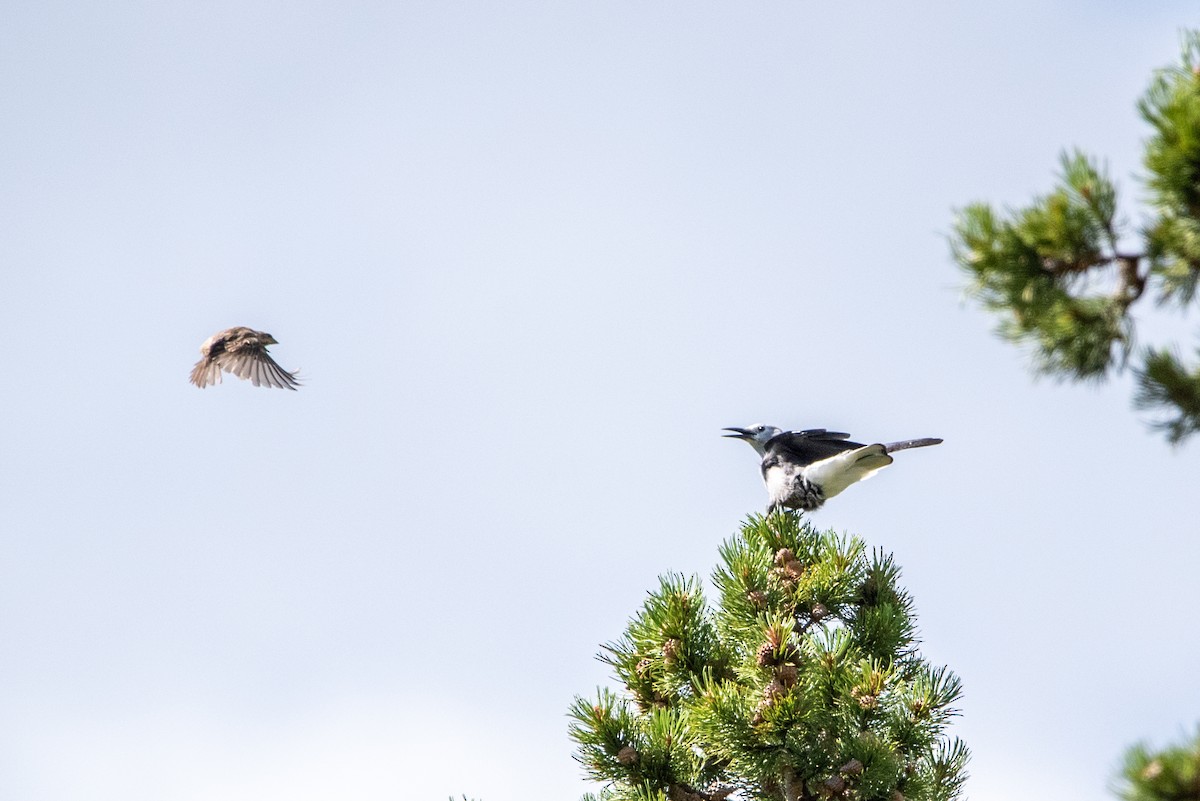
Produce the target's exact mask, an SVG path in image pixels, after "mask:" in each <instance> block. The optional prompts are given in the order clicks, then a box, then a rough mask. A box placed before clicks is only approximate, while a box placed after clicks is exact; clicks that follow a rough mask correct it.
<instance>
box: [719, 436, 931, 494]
mask: <svg viewBox="0 0 1200 801" xmlns="http://www.w3.org/2000/svg"><path fill="white" fill-rule="evenodd" d="M722 431H730V432H732V433H730V434H725V435H724V436H726V437H734V438H736V439H740V440H744V441H746V442H748V443H749V444H750V447H752V448H754V450H755V451H756V452H757V453H758V455H759V456H761V457H762V476H763V481H764V482H766V485H767V494H768V495H769V496H770V499H771V502H770V504H768V506H767V514H771V513H772V512H775V511H778V510H781V509H784V508H787V509H800V510H803V511H806V512H812V511H815V510H817V509H820V508H821V506H822V505H823V504H824V503H825V501H827V500H829V499H830V498H832V497H833V496H834V495H837V494H838V493H839V492H841V491H842V490H844V489H846V487H849V486H850V485H851V484H854V483H855V482H858V481H862V480H863V479H867V478H870V477H871V476H873V475H875V474H876V473H877V472H879V471H880V470H882V469H883V468H885V467H887V466H888V465H889V464H891V463H892V457H891V456H889V455H888V454H890V453H892V452H894V451H902V450H905V449H906V448H924V447H926V446H927V445H937V444H938V443H940V442H941V440H940V439H934V438H932V437H926V438H924V439H906V440H902V441H900V442H888V443H878V442H877V443H874V444H872V445H864V444H862V443H861V442H851V441H850V435H849V434H843V433H842V432H840V431H826V430H825V429H823V428H813V429H809V430H807V431H783V430H781V429H778V428H776V427H775V426H764V425H755V426H750V427H749V428H724V429H722Z"/></svg>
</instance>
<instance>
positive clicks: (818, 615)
mask: <svg viewBox="0 0 1200 801" xmlns="http://www.w3.org/2000/svg"><path fill="white" fill-rule="evenodd" d="M827 617H829V607H827V606H825V604H817V605H816V606H814V607H813V608H812V619H813V621H814V622H818V621H821V620H824V619H825V618H827Z"/></svg>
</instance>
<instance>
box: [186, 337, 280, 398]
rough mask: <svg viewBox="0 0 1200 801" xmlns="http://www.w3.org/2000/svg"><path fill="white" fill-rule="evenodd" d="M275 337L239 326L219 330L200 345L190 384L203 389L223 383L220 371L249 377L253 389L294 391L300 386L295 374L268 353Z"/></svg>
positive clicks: (275, 343) (274, 343) (274, 341)
mask: <svg viewBox="0 0 1200 801" xmlns="http://www.w3.org/2000/svg"><path fill="white" fill-rule="evenodd" d="M277 344H279V343H278V342H276V340H275V337H273V336H271V335H270V334H267V333H264V332H262V331H255V330H254V329H253V328H246V327H245V326H241V325H239V326H236V327H234V328H226V329H225V330H224V331H218V332H217V333H215V334H213V335H212V336H211V337H209V338H208V339H206V340H204V344H203V345H201V346H200V355H201V359H200V361H198V362H196V366H195V367H193V368H192V377H191V382H192V383H193V384H195V385H196V386H198V387H200V389H204V388H205V387H207V386H208V385H209V384H219V383H221V372H222V371H224V372H226V373H233V374H234V375H235V376H237V377H238V378H248V379H250V383H252V384H254V386H256V387H259V386H268V387H279V388H280V389H292V390H294V389H295V388H296V387H298V386H300V382H299V381H297V380H296V374H295V373H294V372H293V373H289V372H288V371H287V370H284V369H283V368H282V367H280V366H279V365H278V364H276V363H275V360H274V359H272V358H271V355H270V354H269V353H267V346H268V345H277Z"/></svg>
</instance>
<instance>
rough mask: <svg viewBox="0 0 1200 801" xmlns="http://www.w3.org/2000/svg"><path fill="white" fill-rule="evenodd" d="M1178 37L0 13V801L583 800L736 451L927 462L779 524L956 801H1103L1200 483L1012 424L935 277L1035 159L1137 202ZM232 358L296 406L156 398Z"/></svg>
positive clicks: (1040, 179) (827, 16)
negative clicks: (294, 386) (583, 707)
mask: <svg viewBox="0 0 1200 801" xmlns="http://www.w3.org/2000/svg"><path fill="white" fill-rule="evenodd" d="M1195 12H1196V9H1195V5H1194V3H1191V2H1186V3H1185V2H1173V3H1167V2H1164V3H1155V4H1144V3H1132V2H1131V3H1113V2H1097V3H1083V2H1076V3H1044V2H1014V3H1003V4H1000V3H986V4H984V3H975V4H969V5H968V4H965V3H952V2H940V3H925V4H875V5H872V6H862V5H860V6H857V7H850V6H849V5H847V4H841V5H834V4H817V3H803V2H789V3H759V4H749V5H747V4H733V3H729V4H715V3H676V2H666V3H653V4H647V3H624V2H612V3H603V4H600V3H593V4H582V3H573V4H566V3H561V4H555V3H541V2H510V3H503V4H484V3H453V2H449V3H447V2H437V3H433V2H426V3H401V4H392V3H318V2H293V3H262V2H254V0H251V2H237V3H230V2H216V3H207V4H202V5H201V4H186V5H185V4H178V3H105V2H97V3H91V4H56V3H52V2H47V3H37V4H33V3H28V4H9V5H7V6H5V7H4V8H3V10H0V104H2V107H3V108H4V113H3V115H0V336H2V337H3V341H4V342H5V343H6V348H5V354H6V364H5V375H6V379H5V381H4V382H3V383H2V384H0V403H2V407H0V408H2V410H3V417H2V418H0V437H2V441H3V457H2V458H0V520H2V521H3V523H2V524H3V527H4V534H3V538H2V539H0V638H2V641H3V642H4V643H5V647H4V649H3V650H2V652H0V676H2V677H3V679H2V681H0V687H2V689H0V721H2V722H0V798H3V799H6V800H7V799H13V801H60V800H61V801H67V800H74V799H88V801H108V800H109V799H111V800H112V801H116V800H117V799H120V801H236V800H238V799H247V800H248V801H249V799H254V801H273V800H274V799H280V800H283V799H286V800H287V801H308V800H309V799H333V798H337V799H355V800H356V801H376V800H377V799H378V800H381V799H409V798H422V799H424V798H430V799H443V798H445V797H446V796H447V795H449V794H452V793H453V794H456V795H457V794H461V793H468V794H470V795H472V796H476V797H481V798H483V799H484V801H515V799H522V800H524V799H560V800H561V799H571V798H576V797H578V796H579V795H580V794H581V793H582V792H584V791H585V790H586V789H587V785H585V783H584V782H583V781H582V779H581V773H580V771H579V768H578V766H577V765H576V764H575V763H574V762H573V761H572V759H571V752H572V747H571V744H570V743H569V741H568V739H567V736H566V726H567V719H566V710H567V707H568V705H569V703H570V701H571V698H572V697H573V695H575V694H576V693H583V694H590V693H592V692H593V691H594V688H595V687H596V685H597V684H609V677H608V675H607V672H606V670H605V669H604V666H603V665H601V664H599V663H598V662H596V661H595V660H594V655H595V653H596V651H597V648H598V645H599V644H600V643H601V642H604V641H607V640H611V639H613V638H615V637H617V636H619V634H620V632H621V630H622V628H623V626H624V624H625V621H626V620H627V618H628V617H629V615H630V614H632V613H633V612H634V610H635V609H636V608H637V607H638V606H639V605H640V603H641V601H642V599H643V597H644V594H645V592H646V590H647V589H649V588H651V587H652V586H654V585H655V577H656V576H657V575H658V574H660V573H663V572H667V571H680V572H684V573H699V574H701V575H705V576H707V575H708V574H709V572H710V571H711V569H712V567H713V566H714V565H715V563H716V560H717V546H718V544H719V543H720V542H721V541H722V540H723V539H724V538H726V537H728V536H730V535H731V534H732V533H733V532H734V531H735V530H736V528H737V526H738V523H739V521H740V520H741V519H742V518H743V517H744V515H746V514H747V513H749V512H754V511H759V510H761V508H762V506H763V504H764V502H765V492H764V490H763V488H762V486H761V482H760V480H759V478H758V473H757V467H756V465H755V460H754V456H753V454H752V452H751V451H750V449H749V448H747V447H746V446H745V445H742V444H740V443H732V442H730V441H727V440H722V439H721V438H720V437H719V436H718V435H719V433H720V432H719V429H720V428H721V427H722V426H729V425H743V424H748V423H752V422H768V423H774V424H776V425H780V426H783V427H789V428H799V427H815V426H828V427H834V428H839V429H844V430H848V431H851V432H853V433H854V434H855V435H856V437H858V438H861V439H866V440H876V439H897V438H904V437H910V436H941V437H944V438H945V439H946V443H945V444H944V445H943V446H941V447H939V448H937V449H936V450H932V451H926V452H918V453H913V454H910V455H906V456H905V458H903V459H898V460H897V461H898V464H897V465H896V466H895V467H893V468H891V469H889V470H888V471H885V472H884V473H883V474H881V475H880V476H879V477H877V478H875V479H873V480H872V481H871V482H869V483H867V484H864V485H862V486H858V487H854V488H852V489H851V490H849V491H847V493H846V494H845V495H843V496H841V497H839V498H838V499H837V501H836V503H831V504H830V506H829V507H828V508H827V509H825V510H824V511H822V512H821V513H819V515H818V516H817V518H816V520H817V522H818V523H819V524H821V525H823V526H828V527H833V528H836V529H838V530H844V531H849V532H853V533H856V534H858V535H860V536H862V537H863V538H865V539H866V540H867V542H868V543H869V544H870V545H871V546H879V547H882V548H885V549H887V550H891V551H894V552H895V554H896V557H897V559H898V561H899V562H900V564H901V565H902V566H903V568H904V575H905V582H906V585H907V587H908V589H909V590H910V591H911V592H912V594H913V595H914V596H915V600H916V604H917V610H918V613H919V616H920V617H919V620H920V626H921V631H922V635H923V637H924V640H925V652H926V654H927V656H928V657H929V658H930V659H932V660H933V661H935V662H939V663H945V664H948V665H949V666H950V667H951V668H953V669H954V670H955V671H957V672H958V673H959V674H960V675H961V677H962V678H963V681H964V683H965V687H966V697H965V699H964V701H963V704H962V706H963V709H964V712H965V714H964V717H963V718H962V721H961V723H960V724H959V725H958V726H957V729H956V731H957V733H958V734H960V735H961V736H962V737H964V738H965V739H966V740H967V741H968V743H969V744H970V746H971V747H972V749H973V751H974V755H975V756H974V761H973V763H972V766H971V772H972V774H973V778H972V779H971V781H970V783H969V784H968V794H969V795H970V797H971V798H973V799H975V800H976V801H999V800H1000V799H1007V798H1013V797H1021V798H1033V799H1042V798H1044V799H1054V800H1055V801H1084V799H1098V798H1105V797H1107V793H1106V790H1105V785H1106V783H1107V781H1108V780H1109V778H1110V776H1111V774H1112V771H1113V769H1114V768H1115V766H1116V764H1117V762H1118V760H1119V757H1120V754H1121V752H1122V750H1123V748H1124V747H1125V746H1126V745H1128V744H1129V743H1131V742H1133V741H1135V740H1137V739H1139V738H1152V739H1154V740H1156V741H1159V742H1162V741H1165V740H1168V739H1172V738H1175V737H1177V736H1178V735H1179V734H1180V733H1182V732H1183V731H1185V730H1190V729H1191V727H1192V726H1193V725H1194V724H1195V723H1196V721H1197V720H1200V698H1198V696H1197V693H1196V692H1195V676H1196V675H1197V673H1198V672H1200V637H1197V632H1196V624H1195V620H1194V617H1195V615H1194V607H1195V599H1196V581H1197V565H1198V564H1200V539H1198V538H1197V536H1196V535H1197V528H1198V526H1197V522H1196V511H1195V498H1196V481H1197V476H1198V475H1200V473H1198V470H1200V451H1198V450H1197V446H1196V444H1195V443H1193V444H1192V445H1190V446H1187V447H1184V448H1181V449H1179V450H1177V451H1172V450H1170V449H1169V448H1168V447H1167V446H1166V445H1165V444H1164V443H1163V441H1162V440H1161V438H1159V437H1157V436H1155V435H1152V434H1150V433H1147V431H1146V430H1145V427H1144V422H1143V421H1142V420H1139V418H1138V417H1137V416H1136V415H1135V414H1133V413H1131V412H1130V410H1129V408H1128V407H1129V394H1130V393H1129V387H1128V385H1127V382H1124V381H1121V382H1118V383H1116V384H1115V385H1113V386H1109V387H1105V388H1102V389H1099V390H1096V389H1092V388H1087V387H1076V386H1060V385H1056V384H1054V383H1052V382H1041V383H1035V382H1032V381H1031V380H1030V379H1029V376H1028V374H1027V372H1026V370H1025V359H1024V357H1023V356H1022V354H1020V353H1019V352H1017V351H1015V350H1013V349H1011V348H1010V347H1008V346H1007V345H1004V344H1003V343H1001V342H999V341H997V340H996V339H995V338H994V337H993V336H992V334H991V333H990V330H991V327H992V321H991V320H990V319H989V318H987V317H986V316H985V315H984V314H983V313H981V312H980V311H979V310H978V309H976V308H975V307H973V306H972V305H970V304H964V303H963V302H962V301H961V292H960V290H961V284H962V278H961V277H960V276H959V275H958V274H957V273H956V271H955V268H954V267H953V266H952V264H951V263H950V260H949V257H948V254H947V247H946V242H945V234H946V233H947V232H948V230H949V228H950V225H951V219H952V218H951V209H952V207H954V206H957V205H962V204H965V203H967V202H970V201H972V200H977V199H988V200H992V201H995V202H997V203H1009V204H1016V203H1021V202H1023V201H1025V200H1026V199H1028V198H1029V197H1030V196H1031V195H1032V194H1034V193H1036V192H1041V191H1045V190H1046V189H1047V188H1048V186H1049V185H1050V180H1051V175H1052V173H1053V171H1054V169H1055V167H1056V163H1057V155H1058V153H1059V151H1060V150H1061V149H1062V148H1063V147H1067V146H1073V145H1079V146H1081V147H1083V148H1084V149H1086V150H1088V151H1090V152H1093V153H1096V154H1100V155H1102V156H1105V157H1106V158H1107V160H1108V163H1109V165H1110V166H1111V168H1112V171H1113V173H1114V174H1115V175H1116V176H1118V177H1119V179H1120V183H1121V187H1122V189H1123V197H1124V198H1125V199H1126V200H1132V199H1136V197H1137V194H1138V193H1137V185H1136V183H1135V182H1134V181H1133V180H1132V178H1131V176H1132V175H1133V174H1135V173H1136V172H1137V171H1138V170H1139V163H1138V158H1139V142H1140V141H1141V139H1142V138H1143V137H1144V136H1145V135H1146V130H1145V128H1144V127H1143V126H1142V125H1141V124H1140V123H1139V121H1138V120H1137V117H1136V114H1135V112H1134V106H1133V104H1134V102H1135V99H1136V98H1137V97H1138V96H1139V95H1140V93H1141V92H1142V90H1143V89H1144V87H1145V86H1146V83H1147V81H1148V79H1149V71H1150V69H1151V68H1153V67H1155V66H1160V65H1163V64H1165V63H1167V62H1170V61H1171V60H1172V59H1173V58H1174V57H1175V54H1176V51H1177V43H1178V37H1177V32H1178V30H1179V29H1180V28H1181V27H1184V26H1187V25H1196V24H1198V22H1200V21H1198V20H1197V19H1196V13H1195ZM1126 207H1127V208H1130V206H1129V205H1128V204H1127V205H1126ZM1134 222H1136V217H1134ZM238 324H241V325H249V326H252V327H256V328H259V329H263V330H266V331H269V332H271V333H272V334H274V335H275V336H276V337H277V338H278V339H279V341H280V344H279V345H277V346H276V347H275V348H274V349H273V352H274V354H275V356H276V357H277V359H278V360H279V361H280V363H281V364H283V366H284V367H286V368H288V369H295V368H300V369H301V371H302V374H303V375H304V377H305V379H306V384H305V386H304V388H303V389H302V390H301V391H299V392H296V393H290V392H282V391H268V390H262V389H255V388H253V387H250V386H249V385H246V384H244V383H241V382H232V381H227V382H226V383H225V384H224V385H222V386H219V387H216V388H214V389H209V390H205V391H203V392H201V391H199V390H196V389H195V388H194V387H192V386H190V385H189V384H188V383H187V374H188V371H189V369H190V367H191V365H192V363H193V362H194V361H195V359H196V358H197V356H198V353H197V348H198V347H199V345H200V343H201V341H203V340H204V338H205V337H207V336H208V335H209V334H211V333H213V332H214V331H216V330H217V329H219V328H223V327H226V326H230V325H238ZM566 445H569V448H568V447H565V446H566Z"/></svg>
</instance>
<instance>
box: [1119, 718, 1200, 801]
mask: <svg viewBox="0 0 1200 801" xmlns="http://www.w3.org/2000/svg"><path fill="white" fill-rule="evenodd" d="M1116 791H1117V795H1118V796H1119V797H1120V798H1122V799H1123V800H1124V801H1200V730H1197V732H1196V737H1195V738H1194V739H1192V740H1190V741H1188V742H1185V743H1182V744H1180V745H1176V746H1170V747H1168V748H1165V749H1163V750H1162V751H1158V752H1153V751H1151V750H1150V748H1149V747H1148V746H1146V745H1145V744H1139V745H1135V746H1134V747H1133V748H1131V749H1129V752H1128V753H1127V754H1126V755H1125V769H1124V770H1123V771H1122V778H1121V780H1120V782H1119V783H1118V785H1117V788H1116Z"/></svg>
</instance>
